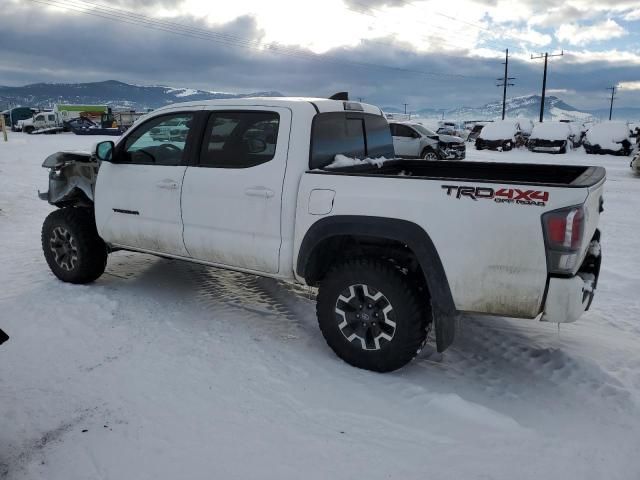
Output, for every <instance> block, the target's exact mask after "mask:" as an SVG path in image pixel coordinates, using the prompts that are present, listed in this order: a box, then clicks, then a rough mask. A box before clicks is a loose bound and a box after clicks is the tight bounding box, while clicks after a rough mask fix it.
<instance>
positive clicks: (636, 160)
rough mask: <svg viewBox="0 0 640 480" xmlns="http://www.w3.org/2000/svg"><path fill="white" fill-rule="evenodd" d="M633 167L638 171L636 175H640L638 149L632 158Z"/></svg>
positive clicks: (639, 152)
mask: <svg viewBox="0 0 640 480" xmlns="http://www.w3.org/2000/svg"><path fill="white" fill-rule="evenodd" d="M631 169H632V170H633V171H634V172H635V173H636V175H640V151H638V152H637V153H636V155H635V157H633V160H631Z"/></svg>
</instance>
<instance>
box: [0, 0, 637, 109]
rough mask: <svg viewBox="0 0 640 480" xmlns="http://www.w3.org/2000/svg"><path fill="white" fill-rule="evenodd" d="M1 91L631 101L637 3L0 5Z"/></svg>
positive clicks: (591, 103) (427, 104)
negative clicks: (612, 90)
mask: <svg viewBox="0 0 640 480" xmlns="http://www.w3.org/2000/svg"><path fill="white" fill-rule="evenodd" d="M0 12H1V14H0V85H24V84H28V83H37V82H56V83H58V82H62V83H75V82H85V81H102V80H108V79H114V80H121V81H124V82H128V83H136V84H145V85H168V86H173V87H189V88H199V89H204V90H214V91H228V92H253V91H266V90H275V91H279V92H281V93H283V94H286V95H294V96H328V95H331V94H332V93H335V92H337V91H343V90H346V91H349V92H350V95H351V97H352V98H364V100H365V101H366V102H369V103H375V104H379V105H383V106H398V107H401V106H402V104H403V103H407V104H409V107H408V108H409V110H410V111H411V110H418V109H421V108H453V107H460V106H476V105H482V104H485V103H488V102H492V101H499V100H500V99H501V95H502V90H501V88H499V87H497V86H496V83H498V82H497V78H498V77H501V76H502V75H503V74H504V65H503V62H504V57H505V49H507V48H508V49H509V52H510V59H509V67H510V69H509V76H512V77H515V80H513V81H512V82H513V83H514V84H515V85H514V86H513V87H510V88H509V91H508V96H518V95H527V94H531V93H539V92H540V89H541V82H542V71H543V60H541V59H531V56H532V55H534V56H537V55H539V54H540V53H542V52H549V53H550V54H559V53H561V52H564V55H563V56H557V57H552V58H550V59H549V73H548V84H547V92H548V94H550V95H556V96H558V97H560V98H562V99H563V100H565V101H566V102H567V103H569V104H571V105H574V106H576V107H578V108H584V109H595V108H606V107H608V95H609V92H607V90H606V89H607V87H610V86H614V85H615V86H617V88H618V94H617V98H616V102H617V103H618V104H620V105H624V106H627V107H640V0H566V1H559V0H448V1H440V0H426V1H410V0H387V1H385V0H322V1H319V0H318V1H315V0H307V1H282V0H270V1H260V0H233V1H224V2H221V1H208V0H111V1H110V2H107V1H106V0H0Z"/></svg>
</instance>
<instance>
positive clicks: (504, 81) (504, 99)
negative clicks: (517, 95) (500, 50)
mask: <svg viewBox="0 0 640 480" xmlns="http://www.w3.org/2000/svg"><path fill="white" fill-rule="evenodd" d="M504 53H505V55H504V62H502V63H504V77H503V78H502V83H498V84H497V85H496V86H497V87H503V89H502V120H504V115H505V112H506V110H507V87H513V86H514V85H515V83H509V80H515V79H516V77H510V76H509V49H508V48H507V49H506V50H505V51H504ZM498 81H500V79H498Z"/></svg>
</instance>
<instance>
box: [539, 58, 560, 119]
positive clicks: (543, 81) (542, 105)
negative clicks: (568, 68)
mask: <svg viewBox="0 0 640 480" xmlns="http://www.w3.org/2000/svg"><path fill="white" fill-rule="evenodd" d="M563 55H564V50H562V52H560V53H556V54H553V55H549V53H548V52H545V54H544V55H542V54H540V55H538V56H537V57H534V56H533V55H531V60H537V59H538V58H544V75H543V76H542V98H541V99H540V123H542V120H543V117H544V96H545V94H546V92H547V61H548V59H549V57H562V56H563Z"/></svg>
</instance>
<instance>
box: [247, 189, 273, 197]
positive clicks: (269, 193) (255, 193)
mask: <svg viewBox="0 0 640 480" xmlns="http://www.w3.org/2000/svg"><path fill="white" fill-rule="evenodd" d="M244 193H245V195H248V196H250V197H263V198H271V197H273V195H274V192H273V190H270V189H268V188H267V187H251V188H247V189H246V190H245V191H244Z"/></svg>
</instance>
